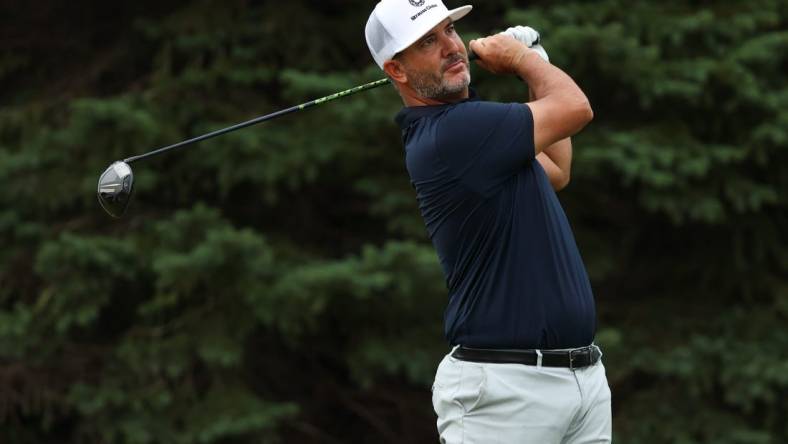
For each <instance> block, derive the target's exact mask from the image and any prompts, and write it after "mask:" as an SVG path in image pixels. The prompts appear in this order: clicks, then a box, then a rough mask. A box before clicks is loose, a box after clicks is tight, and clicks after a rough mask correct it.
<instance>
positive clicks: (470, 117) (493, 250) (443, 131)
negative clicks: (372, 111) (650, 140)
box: [366, 0, 611, 444]
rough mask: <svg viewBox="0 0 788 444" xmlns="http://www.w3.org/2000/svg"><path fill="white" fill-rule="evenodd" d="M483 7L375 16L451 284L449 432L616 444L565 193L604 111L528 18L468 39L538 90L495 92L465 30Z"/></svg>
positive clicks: (424, 207)
mask: <svg viewBox="0 0 788 444" xmlns="http://www.w3.org/2000/svg"><path fill="white" fill-rule="evenodd" d="M470 9H471V7H470V6H463V7H461V8H457V9H453V10H448V9H447V8H446V7H445V6H444V5H443V3H442V2H441V1H440V0H382V1H381V2H380V3H378V4H377V6H376V7H375V10H374V11H373V12H372V14H371V15H370V18H369V21H368V22H367V26H366V38H367V44H368V46H369V48H370V51H371V53H372V55H373V57H374V59H375V61H376V62H377V64H378V65H379V66H380V67H381V69H383V70H384V71H385V72H386V74H387V75H388V76H389V78H391V80H392V82H393V83H394V85H395V86H396V87H397V90H398V91H399V93H400V95H401V96H402V100H403V102H404V103H405V108H403V109H402V111H401V112H400V113H399V114H398V116H397V122H398V123H399V125H400V126H401V128H402V131H403V140H404V143H405V157H406V159H405V160H406V166H407V170H408V173H409V175H410V178H411V182H412V184H413V186H414V188H415V189H416V193H417V199H418V202H419V206H420V210H421V213H422V216H423V218H424V222H425V225H426V227H427V231H428V233H429V236H430V238H431V240H432V242H433V245H434V246H435V249H436V251H437V253H438V257H439V259H440V263H441V265H442V267H443V271H444V273H445V276H446V282H447V287H448V289H449V303H448V307H447V309H446V312H445V315H444V318H445V319H444V320H445V333H446V337H447V339H448V341H449V342H450V344H451V345H452V346H453V349H452V351H451V352H450V353H449V354H448V355H446V357H445V358H444V359H443V361H442V362H441V363H440V365H439V366H438V371H437V374H436V376H435V384H434V386H433V406H434V408H435V412H436V413H437V415H438V422H437V423H438V432H439V434H440V438H441V442H444V443H449V444H454V443H484V444H489V443H535V444H552V443H555V444H561V443H571V444H578V443H606V442H610V441H611V412H610V389H609V388H608V385H607V380H606V377H605V370H604V367H603V365H602V363H601V361H600V358H601V352H600V350H599V348H598V347H596V346H595V345H593V344H592V341H593V338H594V332H595V329H596V314H595V308H594V299H593V295H592V293H591V286H590V284H589V280H588V276H587V274H586V271H585V267H584V265H583V263H582V259H581V258H580V254H579V252H578V250H577V246H576V244H575V241H574V238H573V235H572V232H571V229H570V226H569V223H568V221H567V219H566V215H565V214H564V212H563V210H562V208H561V205H560V203H559V201H558V199H557V197H556V195H555V191H554V189H556V190H557V189H560V188H562V187H564V186H565V185H566V184H567V182H568V180H569V170H570V169H569V167H570V162H571V142H570V140H569V137H570V136H572V135H573V134H575V133H577V132H578V131H580V130H581V129H582V128H583V127H584V126H585V125H586V124H587V123H588V122H589V121H590V120H591V119H592V117H593V114H592V111H591V108H590V105H589V103H588V100H587V98H586V97H585V95H584V94H583V92H582V91H581V90H580V89H579V88H578V86H577V85H576V84H575V83H574V82H573V81H572V79H571V78H570V77H569V76H567V75H566V74H565V73H564V72H563V71H561V70H560V69H558V68H556V67H554V66H552V65H550V64H549V63H548V62H546V61H545V60H544V59H546V58H547V55H546V52H544V49H543V48H541V47H540V46H538V45H537V43H538V34H537V33H536V32H535V31H533V30H532V29H530V28H524V27H518V28H510V29H509V30H508V31H507V34H499V35H495V36H491V37H487V38H483V39H479V40H475V41H472V42H471V43H470V48H471V50H472V51H473V52H474V53H475V54H476V55H477V56H478V59H479V60H478V64H479V66H481V67H482V68H484V69H487V70H488V71H491V72H493V73H497V74H516V75H517V76H519V77H520V78H521V79H522V80H523V81H525V82H526V83H527V84H528V87H529V90H530V92H531V95H532V100H531V101H530V102H528V103H526V104H522V103H508V104H504V103H493V102H484V101H481V100H480V99H479V98H478V97H477V96H476V95H475V93H474V92H473V91H472V90H470V89H469V87H468V85H469V83H470V71H469V62H468V55H467V51H466V48H465V45H464V44H463V42H462V40H461V39H460V37H459V36H458V35H457V33H456V31H455V29H454V22H455V21H456V20H459V19H460V18H462V17H463V16H465V15H466V14H467V13H468V12H469V11H470ZM529 46H531V47H532V48H529ZM540 54H541V56H540Z"/></svg>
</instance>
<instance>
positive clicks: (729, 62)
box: [0, 0, 788, 444]
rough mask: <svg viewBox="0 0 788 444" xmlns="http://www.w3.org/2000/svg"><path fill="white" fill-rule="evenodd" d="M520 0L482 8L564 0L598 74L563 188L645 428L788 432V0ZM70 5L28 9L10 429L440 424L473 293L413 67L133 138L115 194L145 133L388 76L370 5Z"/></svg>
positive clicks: (575, 43) (11, 202) (284, 434)
mask: <svg viewBox="0 0 788 444" xmlns="http://www.w3.org/2000/svg"><path fill="white" fill-rule="evenodd" d="M448 3H449V4H450V6H456V5H458V4H459V3H457V2H451V1H450V2H448ZM515 3H516V2H511V1H507V0H489V1H485V2H480V3H479V4H477V5H475V6H476V7H475V9H474V12H473V13H472V14H470V15H469V16H468V18H467V19H463V21H462V22H459V24H458V30H459V32H460V33H461V34H462V35H463V37H464V38H465V39H466V40H468V39H469V38H473V37H478V36H480V35H484V34H487V33H489V32H494V31H498V30H501V29H504V28H506V27H508V26H509V25H510V24H515V23H517V24H520V23H523V24H529V25H531V26H534V27H535V28H537V29H539V30H540V31H541V33H542V36H543V39H544V44H545V47H546V49H547V51H548V52H549V54H550V57H551V60H552V61H553V63H555V64H556V65H557V66H559V67H561V68H563V69H564V70H565V71H567V72H568V73H569V74H570V75H572V77H573V78H575V79H576V80H577V82H578V83H579V84H580V85H581V86H582V88H583V89H584V91H586V93H587V94H588V96H589V98H590V99H591V102H592V105H593V107H594V110H595V120H594V122H593V123H592V124H591V125H590V126H589V127H588V128H587V129H586V130H584V131H583V132H582V133H581V134H579V135H578V136H576V137H575V139H574V154H575V162H574V165H573V176H572V183H571V185H570V186H569V188H568V189H567V190H566V191H564V192H562V193H561V194H560V198H561V200H562V202H563V204H564V206H565V208H566V210H567V212H568V213H569V216H570V220H571V221H572V225H573V227H574V230H575V234H576V237H577V241H578V244H579V245H580V249H581V252H582V253H583V257H584V259H585V262H586V264H587V267H588V270H589V274H590V275H591V277H592V284H593V287H594V290H595V294H596V296H597V306H598V310H599V317H600V330H599V332H598V335H597V342H599V343H600V344H602V346H603V347H604V350H605V363H606V366H607V370H608V377H609V380H610V383H611V386H612V389H613V393H614V414H615V418H614V427H615V435H616V442H621V443H630V444H641V443H642V444H653V443H663V442H664V443H683V444H699V443H705V442H714V443H723V444H767V443H768V444H778V443H783V442H788V428H787V426H786V424H787V423H788V422H786V421H785V418H786V417H788V403H787V401H786V400H788V376H786V375H788V352H787V350H788V335H787V334H788V333H786V328H785V325H786V320H787V319H788V279H786V276H788V248H786V247H788V230H786V227H788V216H787V215H786V208H787V207H788V202H786V190H788V170H787V167H786V165H788V158H787V156H786V150H787V149H788V88H786V82H785V72H786V70H787V69H788V50H787V49H788V33H786V31H785V29H786V28H788V26H787V25H788V23H787V22H788V6H786V4H785V2H781V1H778V0H756V1H751V2H738V1H722V2H687V1H678V0H671V1H668V2H659V3H657V2H648V1H632V2H622V1H620V0H600V1H596V2H583V1H570V2H547V1H537V2H531V3H529V5H528V7H527V8H524V7H522V6H521V5H515ZM66 6H68V5H66ZM66 6H63V5H59V4H57V3H56V2H44V3H40V2H39V3H37V4H36V6H35V8H33V7H32V6H31V7H29V8H28V7H23V6H19V8H18V9H16V10H15V11H14V13H13V14H0V24H2V27H3V29H4V34H3V35H4V36H7V37H8V38H7V39H4V41H7V42H9V43H8V44H9V45H10V49H11V50H10V51H3V52H0V81H2V82H3V84H4V86H6V88H4V89H3V91H0V97H2V99H3V100H2V101H1V103H2V104H3V105H2V106H0V183H2V184H3V186H2V187H0V241H1V242H2V245H3V248H2V249H0V387H2V389H0V421H2V422H3V426H2V427H0V442H13V443H22V444H27V443H36V444H37V443H44V442H58V443H78V442H102V443H105V442H106V443H110V442H112V443H115V442H117V443H140V444H143V443H145V444H147V443H151V444H152V443H251V442H254V443H259V442H272V443H273V442H299V443H301V442H304V443H307V442H315V443H317V442H413V443H416V442H434V440H435V430H434V421H433V413H432V412H431V410H430V405H429V392H428V389H429V385H430V382H431V379H432V376H433V373H434V369H435V367H436V366H437V363H438V361H439V359H440V357H441V355H442V354H443V353H445V352H446V351H447V348H446V345H445V342H444V341H443V338H442V311H443V308H444V306H445V301H446V290H445V284H444V279H443V276H442V273H441V270H440V267H439V266H438V263H437V260H436V257H435V254H434V252H433V250H432V247H431V245H430V243H429V240H428V239H427V238H426V233H425V230H424V227H423V224H422V221H421V218H420V216H419V213H418V208H417V205H416V202H415V199H414V195H413V190H412V188H411V186H410V184H409V182H408V179H407V177H406V173H405V171H404V167H403V159H402V146H401V142H400V133H399V130H398V128H397V127H396V125H395V124H394V122H393V116H394V114H395V113H396V111H397V110H398V109H399V107H400V106H401V103H400V100H399V98H398V96H397V94H396V92H395V91H394V90H393V89H392V88H390V87H382V88H379V89H376V90H374V91H370V92H366V93H363V94H361V95H356V96H353V97H350V98H345V99H342V100H341V101H337V102H332V103H331V104H328V105H324V106H321V107H318V108H315V109H312V110H309V111H306V112H304V113H299V114H298V115H297V116H288V117H284V118H282V119H280V120H277V121H276V122H272V123H267V124H264V125H261V126H260V127H252V128H248V129H245V130H243V131H238V132H235V133H231V134H228V135H225V136H222V137H220V138H217V139H213V140H210V141H206V142H203V143H201V144H199V145H196V146H193V147H191V148H188V149H185V150H184V151H181V152H179V153H177V154H176V153H172V154H169V155H166V156H162V157H159V158H157V159H153V160H150V161H146V162H145V163H140V164H134V173H135V188H136V189H135V196H134V202H133V203H132V205H131V206H130V208H129V212H128V214H127V216H126V217H125V218H124V219H122V220H119V221H115V220H110V219H108V218H107V217H106V215H104V214H103V213H102V211H101V210H100V208H99V206H98V204H97V202H96V198H95V194H94V193H95V186H96V180H97V178H98V175H99V174H100V172H101V171H103V169H104V168H105V167H106V166H107V165H108V164H109V163H110V162H112V161H113V160H115V159H122V158H124V157H128V156H131V155H135V154H139V153H142V152H145V151H147V150H149V149H153V148H156V147H159V146H164V145H168V144H170V143H173V142H176V141H178V140H182V139H185V138H187V137H191V136H195V135H198V134H202V133H205V132H208V131H211V130H215V129H218V128H222V127H225V126H228V125H230V124H233V123H236V122H240V121H243V120H246V119H249V118H252V117H255V116H258V115H263V114H266V113H269V112H272V111H275V110H277V109H281V108H284V107H287V106H290V105H293V104H297V103H301V102H305V101H307V100H310V99H313V98H316V97H320V96H324V95H327V94H330V93H333V92H335V91H338V90H343V89H346V88H349V87H351V86H354V85H358V84H361V83H365V82H368V81H371V80H375V79H377V78H380V77H381V76H382V74H381V73H380V71H379V70H378V69H377V67H375V66H374V65H373V63H372V60H371V58H370V56H369V54H368V52H367V50H366V47H365V44H364V41H363V37H362V29H363V24H364V22H365V20H366V17H367V14H368V12H369V9H370V8H371V4H370V3H368V2H358V1H352V2H347V1H345V2H338V1H333V0H332V1H321V2H300V1H292V2H252V3H250V2H245V1H240V0H232V1H228V2H212V1H207V0H205V1H202V0H201V1H191V2H177V3H172V2H148V1H142V2H137V3H134V4H132V3H129V4H125V3H123V4H112V5H111V8H112V11H110V10H108V9H105V8H110V6H106V5H103V4H95V5H92V7H90V8H70V7H66ZM15 14H16V15H15ZM8 17H18V18H19V19H18V20H16V19H14V20H10V19H8ZM4 19H5V20H4ZM28 22H29V23H28ZM473 76H474V84H475V86H476V88H477V89H478V90H479V92H480V93H481V94H482V96H483V97H486V98H490V99H494V100H507V101H521V100H523V97H525V92H526V89H525V87H523V86H522V85H520V84H518V83H517V81H516V80H515V79H510V78H504V77H499V76H493V75H490V74H487V73H484V72H482V71H481V70H480V69H478V68H474V72H473Z"/></svg>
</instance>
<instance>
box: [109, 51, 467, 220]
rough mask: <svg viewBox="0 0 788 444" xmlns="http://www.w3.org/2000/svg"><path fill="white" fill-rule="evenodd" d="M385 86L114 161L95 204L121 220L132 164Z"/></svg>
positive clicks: (344, 94) (362, 88)
mask: <svg viewBox="0 0 788 444" xmlns="http://www.w3.org/2000/svg"><path fill="white" fill-rule="evenodd" d="M469 59H470V60H474V59H476V55H475V54H473V53H470V54H469ZM387 83H390V80H389V79H388V78H385V79H380V80H376V81H374V82H370V83H367V84H364V85H360V86H356V87H354V88H350V89H347V90H345V91H340V92H338V93H335V94H331V95H329V96H325V97H321V98H319V99H315V100H312V101H309V102H306V103H302V104H300V105H295V106H292V107H290V108H287V109H283V110H280V111H276V112H273V113H271V114H267V115H265V116H260V117H257V118H254V119H252V120H247V121H246V122H241V123H239V124H236V125H233V126H230V127H227V128H224V129H220V130H216V131H213V132H210V133H208V134H203V135H202V136H198V137H195V138H193V139H189V140H184V141H183V142H178V143H176V144H173V145H169V146H165V147H163V148H159V149H156V150H153V151H151V152H148V153H145V154H141V155H139V156H134V157H129V158H126V159H123V160H118V161H116V162H114V163H112V165H110V166H109V167H107V169H106V170H104V172H103V173H102V174H101V176H100V177H99V180H98V191H97V193H98V200H99V203H100V204H101V207H102V208H104V211H106V212H107V214H109V215H110V216H112V217H116V218H120V217H121V216H123V213H125V212H126V208H127V207H128V206H129V201H130V200H131V193H132V191H133V190H134V173H133V171H132V170H131V167H130V166H129V164H131V163H134V162H136V161H138V160H143V159H147V158H150V157H153V156H158V155H159V154H163V153H165V152H167V151H171V150H174V149H176V148H182V147H184V146H187V145H191V144H193V143H197V142H200V141H202V140H206V139H210V138H212V137H216V136H220V135H222V134H226V133H229V132H231V131H235V130H239V129H241V128H246V127H247V126H251V125H255V124H258V123H262V122H265V121H268V120H272V119H275V118H277V117H281V116H284V115H286V114H290V113H294V112H296V111H301V110H304V109H307V108H311V107H313V106H316V105H322V104H324V103H328V102H330V101H332V100H336V99H339V98H342V97H347V96H349V95H352V94H355V93H358V92H361V91H367V90H370V89H373V88H377V87H379V86H382V85H385V84H387Z"/></svg>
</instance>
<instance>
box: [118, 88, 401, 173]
mask: <svg viewBox="0 0 788 444" xmlns="http://www.w3.org/2000/svg"><path fill="white" fill-rule="evenodd" d="M389 82H390V81H389V79H388V78H386V79H380V80H376V81H374V82H370V83H367V84H364V85H360V86H356V87H354V88H350V89H346V90H344V91H340V92H338V93H335V94H331V95H329V96H325V97H321V98H319V99H315V100H312V101H309V102H306V103H302V104H300V105H296V106H291V107H290V108H287V109H283V110H280V111H276V112H273V113H271V114H267V115H265V116H260V117H256V118H254V119H252V120H247V121H246V122H241V123H239V124H236V125H233V126H230V127H227V128H223V129H220V130H216V131H213V132H210V133H208V134H203V135H202V136H198V137H195V138H193V139H189V140H184V141H183V142H178V143H176V144H173V145H169V146H165V147H162V148H159V149H156V150H153V151H151V152H148V153H145V154H140V155H139V156H134V157H129V158H127V159H124V160H123V161H124V162H126V163H132V162H136V161H138V160H142V159H147V158H149V157H153V156H157V155H159V154H163V153H166V152H167V151H171V150H174V149H177V148H181V147H184V146H186V145H191V144H193V143H197V142H200V141H203V140H206V139H210V138H213V137H216V136H221V135H222V134H227V133H229V132H231V131H235V130H239V129H241V128H246V127H247V126H252V125H256V124H258V123H262V122H265V121H268V120H272V119H275V118H277V117H281V116H284V115H286V114H291V113H294V112H297V111H301V110H304V109H307V108H311V107H313V106H316V105H322V104H324V103H327V102H331V101H332V100H336V99H339V98H342V97H347V96H349V95H352V94H355V93H358V92H361V91H366V90H369V89H373V88H377V87H379V86H383V85H385V84H387V83H389Z"/></svg>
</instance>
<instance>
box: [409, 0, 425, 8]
mask: <svg viewBox="0 0 788 444" xmlns="http://www.w3.org/2000/svg"><path fill="white" fill-rule="evenodd" d="M408 1H409V2H410V4H411V5H413V6H415V7H417V8H418V7H419V6H423V5H424V1H425V0H408Z"/></svg>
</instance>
